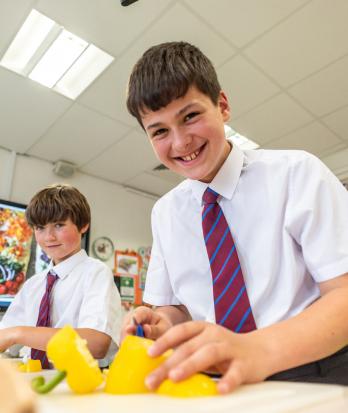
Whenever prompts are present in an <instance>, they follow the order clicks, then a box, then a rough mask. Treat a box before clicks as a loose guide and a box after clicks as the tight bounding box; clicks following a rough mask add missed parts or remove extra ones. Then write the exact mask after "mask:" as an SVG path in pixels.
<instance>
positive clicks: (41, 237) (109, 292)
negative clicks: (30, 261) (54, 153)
mask: <svg viewBox="0 0 348 413" xmlns="http://www.w3.org/2000/svg"><path fill="white" fill-rule="evenodd" d="M26 218H27V221H28V223H29V225H30V226H31V227H32V228H33V229H34V234H35V238H36V241H37V243H38V244H39V245H40V247H41V248H42V250H43V251H44V252H45V253H46V254H47V255H48V256H49V257H50V258H51V265H50V268H49V269H48V270H45V271H42V272H41V273H39V274H36V275H34V276H33V277H31V278H29V279H28V280H27V281H26V282H25V283H24V285H23V287H22V288H21V290H20V291H19V292H18V293H17V295H16V296H15V299H14V301H13V302H12V303H11V305H10V307H9V308H8V310H7V311H6V313H5V315H4V317H3V319H2V320H1V324H0V327H1V330H0V350H1V351H4V350H6V349H7V348H9V347H10V346H12V345H14V344H20V345H24V346H27V347H31V348H32V350H31V357H32V358H38V359H40V360H41V362H42V364H43V366H44V367H47V368H48V367H49V363H48V360H47V357H46V355H45V349H46V345H47V342H48V341H49V339H50V338H51V337H52V335H53V334H55V332H56V331H57V329H58V328H61V327H63V326H64V325H66V324H70V325H71V326H72V327H74V328H75V329H76V330H77V332H78V333H79V334H80V336H81V337H83V338H85V339H86V340H87V343H88V347H89V349H90V351H91V353H92V354H93V356H94V357H95V358H98V359H102V358H105V357H106V358H107V359H109V360H110V359H112V357H113V355H114V352H115V348H116V343H117V342H118V336H119V328H120V317H121V307H120V296H119V293H118V291H117V288H116V286H115V284H114V281H113V275H112V272H111V270H110V269H109V268H108V267H107V266H106V265H105V264H104V263H102V262H101V261H99V260H96V259H94V258H90V257H88V256H87V253H86V251H85V250H82V249H81V238H82V236H83V235H84V234H85V233H86V231H87V230H88V228H89V225H90V220H91V213H90V207H89V204H88V202H87V200H86V198H85V196H84V195H83V194H82V193H81V192H80V191H79V190H78V189H77V188H74V187H72V186H70V185H61V184H57V185H52V186H48V187H46V188H44V189H42V190H41V191H39V192H38V193H37V194H36V195H35V196H34V197H33V198H32V199H31V201H30V203H29V205H28V207H27V209H26Z"/></svg>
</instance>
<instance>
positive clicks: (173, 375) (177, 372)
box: [168, 367, 183, 381]
mask: <svg viewBox="0 0 348 413" xmlns="http://www.w3.org/2000/svg"><path fill="white" fill-rule="evenodd" d="M182 375H183V371H182V369H180V368H178V367H176V368H175V369H173V370H170V372H169V374H168V377H169V378H170V379H171V380H173V381H177V380H180V379H181V377H182Z"/></svg>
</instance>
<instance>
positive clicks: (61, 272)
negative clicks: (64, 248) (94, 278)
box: [50, 250, 87, 279]
mask: <svg viewBox="0 0 348 413" xmlns="http://www.w3.org/2000/svg"><path fill="white" fill-rule="evenodd" d="M86 258H87V253H86V251H85V250H80V251H79V252H77V253H76V254H74V255H72V256H71V257H69V258H67V259H66V260H64V261H62V262H60V263H59V264H57V265H53V263H52V261H51V265H50V270H52V271H53V272H54V273H55V274H56V275H58V277H59V278H61V279H63V278H65V277H67V276H68V275H69V274H70V272H71V271H72V270H73V269H74V268H75V267H76V266H77V265H78V264H80V263H81V262H83V261H84V260H85V259H86Z"/></svg>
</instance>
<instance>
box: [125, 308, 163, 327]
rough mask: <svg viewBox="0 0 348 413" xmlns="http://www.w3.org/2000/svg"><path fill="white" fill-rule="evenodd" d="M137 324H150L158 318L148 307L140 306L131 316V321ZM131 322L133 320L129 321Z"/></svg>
mask: <svg viewBox="0 0 348 413" xmlns="http://www.w3.org/2000/svg"><path fill="white" fill-rule="evenodd" d="M133 318H134V320H135V322H136V323H138V324H152V323H154V320H156V319H157V318H158V316H157V314H156V313H155V312H154V311H153V310H152V309H151V308H148V307H145V306H140V307H138V308H137V309H136V310H135V311H134V312H133V314H132V319H133ZM131 321H132V322H133V320H131Z"/></svg>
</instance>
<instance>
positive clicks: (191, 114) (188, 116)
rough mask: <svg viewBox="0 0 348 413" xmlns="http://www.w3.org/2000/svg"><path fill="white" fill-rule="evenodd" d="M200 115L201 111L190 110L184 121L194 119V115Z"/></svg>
mask: <svg viewBox="0 0 348 413" xmlns="http://www.w3.org/2000/svg"><path fill="white" fill-rule="evenodd" d="M198 115H199V112H190V113H188V114H187V115H185V117H184V122H187V121H189V120H191V119H193V118H194V117H196V116H198Z"/></svg>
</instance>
